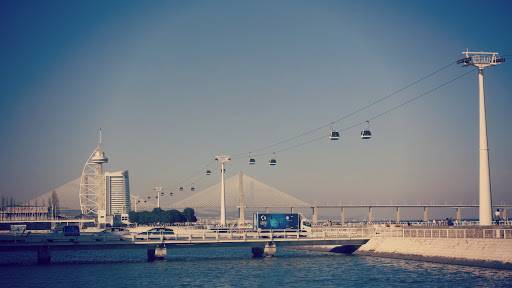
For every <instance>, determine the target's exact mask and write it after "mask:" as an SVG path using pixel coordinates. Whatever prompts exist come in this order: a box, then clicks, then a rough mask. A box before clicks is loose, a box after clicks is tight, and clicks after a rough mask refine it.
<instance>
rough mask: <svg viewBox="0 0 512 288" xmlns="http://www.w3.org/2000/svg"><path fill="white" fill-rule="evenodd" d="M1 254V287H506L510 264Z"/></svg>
mask: <svg viewBox="0 0 512 288" xmlns="http://www.w3.org/2000/svg"><path fill="white" fill-rule="evenodd" d="M34 254H35V253H29V252H16V253H0V275H1V276H0V287H6V288H7V287H9V288H11V287H12V288H14V287H52V288H53V287H73V288H79V287H87V288H90V287H271V286H281V287H341V286H343V287H354V286H363V287H366V286H372V287H389V286H393V287H512V271H508V270H497V269H487V268H478V267H466V266H457V265H446V264H435V263H428V262H420V261H408V260H397V259H384V258H375V257H368V256H345V255H338V254H330V253H320V252H307V251H294V250H285V249H280V250H279V251H278V256H277V257H274V258H265V259H253V258H252V257H251V253H250V251H249V249H247V248H236V249H223V248H215V249H214V248H188V249H187V248H184V249H168V255H167V260H166V261H156V262H152V263H148V262H146V261H145V260H146V251H145V250H112V251H106V250H104V251H101V250H100V251H58V252H52V261H53V264H51V265H48V266H40V265H35V264H34V262H35V255H34Z"/></svg>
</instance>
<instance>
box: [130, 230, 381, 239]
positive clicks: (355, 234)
mask: <svg viewBox="0 0 512 288" xmlns="http://www.w3.org/2000/svg"><path fill="white" fill-rule="evenodd" d="M372 235H374V229H373V228H344V229H335V230H321V231H313V232H305V231H303V230H266V231H234V230H227V231H190V232H187V233H184V232H175V233H174V234H148V233H141V234H133V235H130V236H129V239H131V240H132V241H141V240H142V241H144V240H161V241H164V240H186V241H198V242H200V241H201V240H204V241H211V240H215V241H229V240H258V239H269V240H272V239H323V240H329V239H366V238H369V237H371V236H372Z"/></svg>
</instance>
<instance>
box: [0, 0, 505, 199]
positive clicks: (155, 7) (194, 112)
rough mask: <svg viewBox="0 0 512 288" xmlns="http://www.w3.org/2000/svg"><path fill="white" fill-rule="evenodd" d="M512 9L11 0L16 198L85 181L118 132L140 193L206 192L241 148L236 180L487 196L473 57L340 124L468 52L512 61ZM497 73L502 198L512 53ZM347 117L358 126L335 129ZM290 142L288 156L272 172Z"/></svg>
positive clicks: (493, 111)
mask: <svg viewBox="0 0 512 288" xmlns="http://www.w3.org/2000/svg"><path fill="white" fill-rule="evenodd" d="M511 8H512V3H511V2H510V1H493V2H492V3H490V2H488V1H389V2H387V1H285V0H283V1H9V0H7V1H1V2H0V41H1V45H0V63H1V65H0V93H1V94H0V96H1V97H0V115H2V116H1V117H2V118H1V119H2V121H1V122H0V132H1V135H2V137H3V141H2V142H1V144H0V145H1V146H0V148H1V151H2V153H1V154H0V161H1V162H2V163H3V165H2V166H1V167H0V169H1V173H0V194H1V195H3V196H9V197H10V196H13V197H15V198H16V199H18V200H20V201H22V200H28V199H31V198H33V197H35V196H36V195H39V194H42V193H44V192H46V191H49V190H51V189H52V188H54V187H56V186H59V185H61V184H63V183H65V182H67V181H70V180H72V179H75V178H77V177H79V176H80V174H81V171H82V168H83V165H84V163H85V161H86V160H87V158H88V156H89V155H90V153H91V152H92V150H93V149H94V147H95V145H96V142H97V131H98V129H99V128H101V129H102V131H103V147H104V150H105V151H106V153H107V156H108V157H109V160H110V163H109V164H108V165H107V169H109V170H120V169H128V170H129V172H130V185H131V192H132V193H133V194H137V195H149V193H150V192H151V188H152V187H153V186H154V185H161V186H163V187H164V188H165V189H166V190H172V191H174V190H176V188H177V187H179V186H180V185H182V186H184V187H185V190H187V191H188V190H189V188H190V186H192V185H194V186H195V187H196V190H201V189H202V188H206V187H207V186H209V185H211V184H213V183H215V182H217V181H218V180H219V170H218V167H217V166H215V165H212V166H210V167H208V168H209V169H212V170H213V172H214V173H213V175H211V176H208V177H206V176H205V177H203V176H201V175H202V174H203V173H204V171H203V170H204V166H205V164H207V163H209V162H212V161H211V160H212V159H213V157H214V156H215V155H218V154H229V155H235V154H239V155H241V156H240V157H238V159H233V161H231V162H229V163H228V164H227V173H228V175H232V174H235V173H237V172H238V171H244V172H245V173H247V174H248V175H251V176H252V177H255V178H256V179H258V180H261V181H263V182H265V183H267V184H269V185H271V186H274V187H276V188H278V189H280V190H282V191H285V192H288V193H290V194H293V195H295V196H297V197H299V198H301V199H304V200H306V201H309V202H311V203H318V204H322V203H341V202H343V203H354V204H359V203H386V204H387V203H390V202H392V203H433V202H434V203H476V202H477V200H478V98H477V93H478V90H477V88H478V87H477V75H476V72H475V71H470V70H471V68H468V67H460V66H458V65H451V66H449V67H448V68H446V69H444V70H442V71H441V72H440V73H437V74H435V75H434V76H433V77H431V78H428V79H426V80H425V81H421V82H420V83H418V85H414V86H412V87H410V88H408V89H406V90H404V91H402V92H401V93H399V94H397V95H395V96H393V97H391V98H389V99H388V100H386V101H383V102H380V103H379V104H378V105H374V106H372V107H371V108H369V109H366V110H364V111H361V112H360V113H357V114H356V115H354V116H352V117H349V118H347V119H344V120H342V121H340V122H338V123H335V124H333V125H331V127H329V125H328V124H329V123H330V122H331V121H333V120H336V119H338V118H340V117H341V116H343V115H346V114H348V113H351V112H353V111H355V110H357V109H358V108H359V107H362V106H365V105H368V104H369V103H372V101H375V100H376V99H379V98H380V97H383V96H385V95H389V94H390V93H391V92H393V91H395V90H397V89H400V88H402V87H405V86H406V85H408V84H409V83H411V82H413V81H415V80H417V79H419V78H421V77H422V76H425V75H427V74H429V73H431V72H432V71H435V70H436V69H439V68H440V67H444V66H446V65H447V64H449V63H451V62H453V61H455V60H457V59H460V58H461V57H462V54H461V52H462V51H464V50H466V48H468V49H470V50H474V51H492V52H499V53H500V54H501V55H510V56H509V57H511V56H512V37H510V33H509V31H508V30H509V29H508V28H509V27H511V26H512V20H511V19H510V15H509V11H510V9H511ZM486 11H488V12H486ZM509 59H512V57H511V58H509ZM465 72H469V73H468V74H467V75H465V76H464V77H462V78H460V79H458V80H456V81H454V82H453V83H449V84H447V85H446V86H444V87H442V88H441V89H439V90H436V91H435V92H434V93H431V94H429V95H427V96H425V97H422V98H421V99H418V100H417V101H414V102H412V103H410V104H407V105H405V106H403V107H400V108H398V109H396V110H393V111H392V112H391V113H387V114H385V115H383V116H382V117H379V118H377V119H374V120H372V121H371V122H370V126H369V127H370V130H371V131H372V133H373V138H372V139H371V140H369V141H362V140H361V139H360V137H359V133H360V130H361V129H363V128H365V127H366V126H365V125H360V126H356V127H354V128H353V129H349V130H344V128H346V127H350V126H352V125H355V124H357V123H361V122H364V121H365V120H367V119H370V118H372V117H374V116H375V115H378V114H380V113H382V112H383V111H387V110H388V109H391V108H393V107H395V106H397V105H400V104H401V103H403V102H405V101H408V99H411V98H413V97H416V96H418V95H420V94H422V93H425V92H426V91H429V90H430V89H432V88H435V87H437V86H439V85H442V84H443V83H446V82H447V81H450V80H451V79H453V78H456V77H458V76H460V75H461V74H463V73H465ZM485 75H486V79H485V91H486V99H487V114H488V115H487V116H488V117H487V121H488V133H489V147H490V161H491V179H492V197H493V202H494V203H502V202H508V203H511V202H512V193H511V189H510V187H511V184H512V154H511V153H510V149H507V148H509V147H512V135H511V133H510V129H509V125H508V124H509V123H511V122H512V116H511V113H509V111H510V109H511V108H512V97H511V96H512V95H511V93H510V91H511V90H512V81H510V79H512V66H511V64H510V63H507V62H506V63H505V64H503V65H500V66H497V67H492V68H490V69H487V70H486V71H485ZM326 124H327V126H326V128H324V129H320V130H318V131H317V132H315V133H312V134H308V135H306V136H305V137H300V138H298V139H294V140H292V141H290V142H287V143H284V144H283V145H278V146H274V147H271V148H269V149H267V150H263V151H258V152H254V153H253V154H255V155H258V154H261V153H264V154H265V155H260V156H258V157H256V161H257V164H256V165H254V166H249V165H248V164H247V161H248V157H249V155H248V154H249V152H250V151H257V149H258V148H261V147H265V146H268V145H271V144H273V143H277V142H280V141H281V140H283V139H288V138H290V137H293V136H295V135H299V134H301V133H303V132H304V131H308V130H309V129H312V128H316V127H319V126H322V125H326ZM330 129H335V130H340V132H341V135H342V137H341V138H342V139H341V140H340V141H337V142H335V143H333V142H334V141H329V140H328V136H327V135H328V134H329V132H330ZM322 135H325V139H322V140H320V141H316V142H313V143H310V144H307V145H303V146H300V147H295V148H293V149H288V148H289V147H291V146H296V145H299V144H301V143H303V142H307V141H309V139H313V138H315V137H321V136H322ZM283 150H284V151H283ZM276 151H280V152H276ZM273 152H276V154H275V158H276V159H277V161H278V165H277V166H276V167H269V165H268V164H267V163H268V160H269V159H270V157H271V156H272V155H273ZM213 164H215V163H214V162H213ZM196 175H197V177H195V176H196ZM191 177H192V178H191ZM190 178H191V179H190ZM192 182H194V183H192ZM190 193H191V192H190V191H189V192H182V193H181V194H180V193H176V194H177V196H175V197H174V198H171V199H165V201H168V202H172V201H175V200H176V199H181V198H183V197H185V196H187V195H190Z"/></svg>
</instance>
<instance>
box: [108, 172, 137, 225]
mask: <svg viewBox="0 0 512 288" xmlns="http://www.w3.org/2000/svg"><path fill="white" fill-rule="evenodd" d="M105 204H106V205H105V214H106V215H105V216H106V218H111V217H112V218H111V219H113V218H116V216H117V217H121V219H123V218H124V219H126V221H127V220H128V213H129V212H130V207H131V205H130V181H129V178H128V170H123V171H117V172H105ZM111 221H112V220H111ZM111 221H108V220H107V221H106V222H107V223H108V222H111ZM122 222H125V221H122Z"/></svg>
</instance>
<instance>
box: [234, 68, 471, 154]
mask: <svg viewBox="0 0 512 288" xmlns="http://www.w3.org/2000/svg"><path fill="white" fill-rule="evenodd" d="M476 70H477V68H475V69H471V70H469V71H467V72H464V73H462V74H460V75H458V76H456V77H454V78H452V79H450V80H448V81H446V82H444V83H442V84H440V85H438V86H436V87H434V88H432V89H430V90H427V91H425V92H423V93H421V94H419V95H418V96H416V97H413V98H410V99H408V100H406V101H404V102H402V103H400V104H398V105H396V106H393V107H391V108H390V109H388V110H386V111H384V112H382V113H379V114H377V115H375V116H372V117H370V118H368V120H364V121H361V122H358V123H356V124H353V125H350V126H348V127H345V128H343V129H341V131H348V130H351V129H354V128H356V127H359V126H361V125H364V124H365V123H366V122H368V121H373V120H375V119H377V118H380V117H382V116H384V115H386V114H388V113H391V112H393V111H395V110H397V109H399V108H401V107H403V106H405V105H407V104H410V103H412V102H414V101H416V100H419V99H420V98H423V97H425V96H427V95H430V94H432V93H434V92H435V91H437V90H439V89H441V88H443V87H445V86H447V85H449V84H451V83H453V82H455V81H457V80H459V79H460V78H463V77H464V76H466V75H468V74H470V73H471V72H473V71H476ZM322 139H325V135H322V136H320V137H315V138H313V139H310V140H308V141H305V142H301V143H299V144H295V145H291V146H289V147H285V148H282V149H280V150H277V151H274V152H266V153H260V154H255V155H253V156H255V157H260V156H265V155H271V154H272V153H281V152H284V151H288V150H292V149H295V148H298V147H301V146H304V145H307V144H310V143H314V142H317V141H320V140H322ZM237 159H238V158H237Z"/></svg>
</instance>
